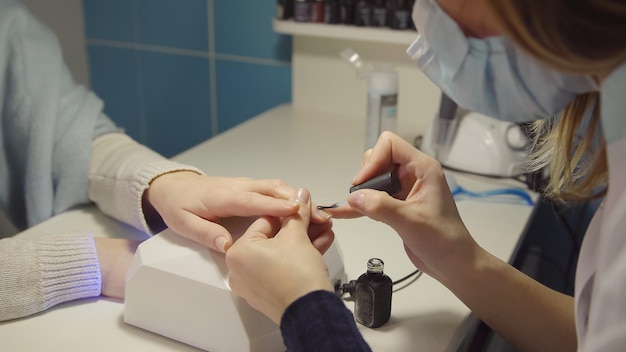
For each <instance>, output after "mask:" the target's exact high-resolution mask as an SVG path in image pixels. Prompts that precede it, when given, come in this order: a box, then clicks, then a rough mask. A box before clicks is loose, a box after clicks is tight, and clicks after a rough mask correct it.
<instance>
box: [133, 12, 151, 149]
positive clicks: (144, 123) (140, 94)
mask: <svg viewBox="0 0 626 352" xmlns="http://www.w3.org/2000/svg"><path fill="white" fill-rule="evenodd" d="M132 4H133V5H132V6H133V41H134V42H135V43H139V40H140V38H139V27H140V25H141V23H140V21H141V18H140V16H139V0H132ZM133 50H134V53H133V54H134V57H135V63H136V65H137V72H136V73H135V75H136V77H137V99H138V100H139V101H138V102H137V105H138V113H139V116H138V118H139V138H140V140H141V143H143V144H148V116H147V115H146V100H145V97H144V93H145V92H144V82H143V60H142V58H141V51H140V50H137V49H133Z"/></svg>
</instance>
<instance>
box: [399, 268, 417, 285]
mask: <svg viewBox="0 0 626 352" xmlns="http://www.w3.org/2000/svg"><path fill="white" fill-rule="evenodd" d="M419 273H421V271H420V269H415V271H414V272H412V273H410V274H409V275H407V276H405V277H403V278H401V279H398V280H396V281H394V282H393V285H397V284H399V283H402V282H404V281H406V280H408V279H409V278H410V277H411V276H413V275H416V274H419ZM420 275H421V274H420Z"/></svg>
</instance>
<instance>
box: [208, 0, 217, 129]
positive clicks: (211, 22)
mask: <svg viewBox="0 0 626 352" xmlns="http://www.w3.org/2000/svg"><path fill="white" fill-rule="evenodd" d="M214 14H215V9H214V2H213V0H207V31H208V35H207V40H208V41H209V43H208V44H209V88H210V99H211V116H210V117H211V136H216V135H217V134H219V116H218V111H219V110H218V101H217V67H216V63H215V16H214Z"/></svg>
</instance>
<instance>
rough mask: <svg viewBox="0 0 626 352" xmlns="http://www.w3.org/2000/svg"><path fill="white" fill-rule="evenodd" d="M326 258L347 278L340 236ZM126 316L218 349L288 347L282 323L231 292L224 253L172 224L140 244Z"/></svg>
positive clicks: (335, 273)
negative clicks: (181, 232) (182, 233)
mask: <svg viewBox="0 0 626 352" xmlns="http://www.w3.org/2000/svg"><path fill="white" fill-rule="evenodd" d="M231 233H232V231H231ZM241 233H242V232H241ZM324 258H325V260H326V263H327V265H328V268H329V273H330V277H331V280H332V281H333V282H335V280H341V282H345V281H346V275H345V271H344V265H343V259H342V254H341V252H340V250H339V247H338V246H337V244H336V242H335V244H333V245H332V246H331V247H330V249H329V250H328V251H327V252H326V254H325V255H324ZM302 265H306V263H302ZM124 321H125V322H126V323H128V324H132V325H135V326H138V327H140V328H143V329H146V330H149V331H152V332H154V333H157V334H160V335H163V336H167V337H169V338H172V339H175V340H178V341H181V342H184V343H186V344H189V345H192V346H195V347H198V348H201V349H203V350H207V351H212V352H223V351H233V352H241V351H259V352H263V351H272V352H276V351H284V350H285V346H284V344H283V341H282V336H281V333H280V329H279V327H278V326H277V325H276V324H274V322H272V321H271V320H270V319H268V318H267V317H265V316H264V315H263V314H261V313H260V312H258V311H256V310H255V309H253V308H252V307H250V306H249V305H248V304H247V302H246V301H245V300H243V299H241V298H239V297H238V296H236V295H235V294H234V293H232V292H231V290H230V288H229V286H228V268H227V266H226V263H225V260H224V255H223V254H220V253H218V252H215V251H212V250H208V249H206V248H205V247H203V246H200V245H198V244H196V243H194V242H192V241H190V240H187V239H184V238H182V237H181V236H179V235H177V234H176V233H174V232H172V231H170V230H166V231H164V232H162V233H160V234H158V235H156V236H154V237H152V238H150V239H148V240H146V241H145V242H143V243H142V244H141V245H140V246H139V248H138V250H137V252H136V254H135V257H134V260H133V263H132V265H131V268H130V270H129V272H128V274H127V282H126V297H125V303H124Z"/></svg>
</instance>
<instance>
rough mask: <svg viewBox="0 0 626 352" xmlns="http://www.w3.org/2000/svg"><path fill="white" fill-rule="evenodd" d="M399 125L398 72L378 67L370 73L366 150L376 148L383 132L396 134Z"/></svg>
mask: <svg viewBox="0 0 626 352" xmlns="http://www.w3.org/2000/svg"><path fill="white" fill-rule="evenodd" d="M397 125H398V71H396V70H395V69H394V68H393V67H392V66H391V65H376V66H374V67H373V69H372V70H371V71H370V73H369V77H368V89H367V117H366V130H365V149H366V150H367V149H369V148H372V147H374V145H375V144H376V141H377V140H378V137H379V136H380V134H381V133H382V132H383V131H391V132H396V130H397Z"/></svg>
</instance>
